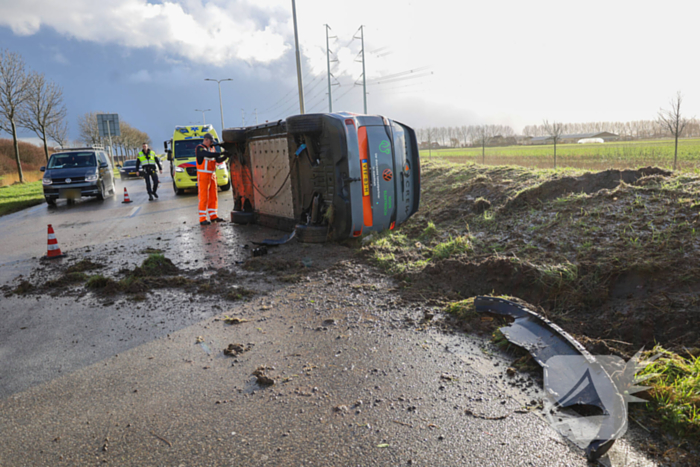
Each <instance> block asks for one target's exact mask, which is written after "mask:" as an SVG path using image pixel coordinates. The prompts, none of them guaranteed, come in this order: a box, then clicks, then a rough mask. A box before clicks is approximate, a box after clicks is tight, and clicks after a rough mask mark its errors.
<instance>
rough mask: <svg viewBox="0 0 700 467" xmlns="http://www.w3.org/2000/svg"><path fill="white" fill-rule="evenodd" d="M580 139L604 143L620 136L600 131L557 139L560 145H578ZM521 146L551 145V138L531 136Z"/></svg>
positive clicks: (563, 136)
mask: <svg viewBox="0 0 700 467" xmlns="http://www.w3.org/2000/svg"><path fill="white" fill-rule="evenodd" d="M582 139H602V140H603V141H605V142H608V141H617V140H618V139H620V135H616V134H615V133H610V132H608V131H600V132H598V133H577V134H574V135H561V136H560V137H559V143H560V144H566V143H578V142H579V140H582ZM523 144H552V137H551V136H533V137H532V138H530V139H529V140H527V141H523Z"/></svg>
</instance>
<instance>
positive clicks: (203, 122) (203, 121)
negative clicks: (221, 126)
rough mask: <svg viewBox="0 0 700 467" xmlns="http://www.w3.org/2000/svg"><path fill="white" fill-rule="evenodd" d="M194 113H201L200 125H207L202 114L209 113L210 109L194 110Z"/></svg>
mask: <svg viewBox="0 0 700 467" xmlns="http://www.w3.org/2000/svg"><path fill="white" fill-rule="evenodd" d="M194 111H195V112H202V125H206V124H207V120H206V119H205V118H204V112H211V109H194Z"/></svg>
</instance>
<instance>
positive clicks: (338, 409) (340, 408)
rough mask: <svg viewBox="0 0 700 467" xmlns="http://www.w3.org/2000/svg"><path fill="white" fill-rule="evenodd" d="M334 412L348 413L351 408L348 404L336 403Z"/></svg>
mask: <svg viewBox="0 0 700 467" xmlns="http://www.w3.org/2000/svg"><path fill="white" fill-rule="evenodd" d="M333 411H334V412H341V413H348V412H349V411H350V409H348V406H347V405H336V406H335V407H333Z"/></svg>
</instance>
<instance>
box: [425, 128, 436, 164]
mask: <svg viewBox="0 0 700 467" xmlns="http://www.w3.org/2000/svg"><path fill="white" fill-rule="evenodd" d="M435 133H436V131H435V128H434V127H432V126H429V127H428V128H426V129H425V134H426V136H427V137H428V156H429V157H430V156H432V155H433V154H432V153H433V140H434V139H435Z"/></svg>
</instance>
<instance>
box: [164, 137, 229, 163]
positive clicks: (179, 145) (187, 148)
mask: <svg viewBox="0 0 700 467" xmlns="http://www.w3.org/2000/svg"><path fill="white" fill-rule="evenodd" d="M202 141H203V140H201V139H187V140H184V141H175V151H174V152H173V157H175V159H188V158H192V157H195V154H194V150H195V148H196V147H197V146H199V145H200V144H202ZM214 149H215V150H216V152H219V147H218V146H217V147H215V148H214Z"/></svg>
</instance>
